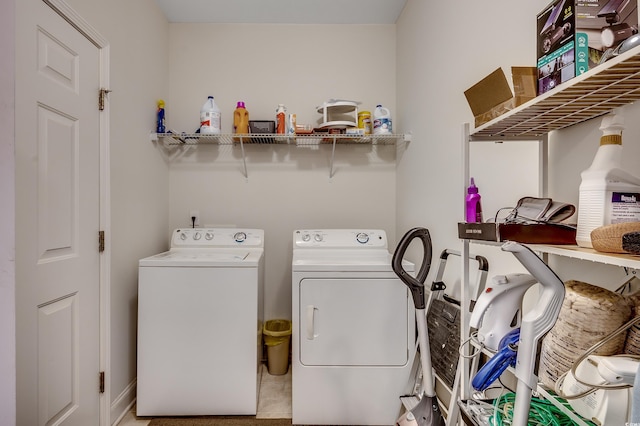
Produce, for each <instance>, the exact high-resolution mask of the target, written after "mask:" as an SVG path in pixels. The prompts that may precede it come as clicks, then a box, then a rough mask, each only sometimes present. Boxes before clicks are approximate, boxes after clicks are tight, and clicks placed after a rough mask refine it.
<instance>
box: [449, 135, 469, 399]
mask: <svg viewBox="0 0 640 426" xmlns="http://www.w3.org/2000/svg"><path fill="white" fill-rule="evenodd" d="M469 141H470V136H469V123H465V124H464V125H463V126H462V170H463V172H462V174H463V177H464V178H463V182H462V186H461V189H462V190H461V196H460V200H462V201H461V204H462V208H461V213H462V214H461V215H462V220H463V221H464V220H466V215H465V202H464V200H465V195H466V183H467V182H469V150H470V146H469ZM460 258H461V259H462V261H461V262H460V263H461V265H462V274H461V277H462V288H461V289H460V344H461V345H462V347H461V348H460V349H461V357H460V359H459V360H458V364H460V389H459V392H460V393H459V395H458V396H459V398H460V399H468V398H469V395H470V394H471V393H470V390H469V383H470V377H469V367H470V362H469V345H468V344H467V343H465V342H466V341H467V336H469V313H468V309H469V308H468V307H469V286H470V282H469V240H466V239H465V240H462V254H461V257H460ZM455 391H456V390H455V389H454V392H455ZM454 396H455V395H452V396H451V397H452V398H453V397H454Z"/></svg>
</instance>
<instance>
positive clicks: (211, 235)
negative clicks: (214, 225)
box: [204, 231, 213, 241]
mask: <svg viewBox="0 0 640 426" xmlns="http://www.w3.org/2000/svg"><path fill="white" fill-rule="evenodd" d="M204 239H205V240H207V241H211V240H213V232H211V231H207V233H206V234H204Z"/></svg>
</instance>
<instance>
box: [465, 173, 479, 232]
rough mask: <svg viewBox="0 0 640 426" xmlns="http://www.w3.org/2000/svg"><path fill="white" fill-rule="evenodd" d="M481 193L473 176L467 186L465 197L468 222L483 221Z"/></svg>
mask: <svg viewBox="0 0 640 426" xmlns="http://www.w3.org/2000/svg"><path fill="white" fill-rule="evenodd" d="M480 199H481V197H480V194H479V193H478V187H477V186H476V184H475V182H474V180H473V178H471V183H470V184H469V187H468V188H467V196H466V197H465V210H466V221H467V223H482V205H481V204H480Z"/></svg>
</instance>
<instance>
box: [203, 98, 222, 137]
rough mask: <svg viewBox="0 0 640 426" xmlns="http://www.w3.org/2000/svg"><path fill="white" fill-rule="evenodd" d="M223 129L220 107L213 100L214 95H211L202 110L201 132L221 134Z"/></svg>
mask: <svg viewBox="0 0 640 426" xmlns="http://www.w3.org/2000/svg"><path fill="white" fill-rule="evenodd" d="M220 129H221V117H220V108H218V105H216V103H215V101H214V100H213V96H209V98H208V99H207V102H205V103H204V105H203V106H202V109H201V110H200V133H201V134H219V133H220V131H221V130H220Z"/></svg>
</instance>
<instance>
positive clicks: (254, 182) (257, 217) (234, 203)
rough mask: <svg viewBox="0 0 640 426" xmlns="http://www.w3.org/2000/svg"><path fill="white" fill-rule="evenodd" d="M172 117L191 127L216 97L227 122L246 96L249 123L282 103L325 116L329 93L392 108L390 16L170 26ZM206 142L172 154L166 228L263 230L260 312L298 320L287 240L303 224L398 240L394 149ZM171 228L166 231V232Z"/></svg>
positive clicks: (309, 115) (303, 116)
mask: <svg viewBox="0 0 640 426" xmlns="http://www.w3.org/2000/svg"><path fill="white" fill-rule="evenodd" d="M170 27H171V34H170V46H171V47H170V57H171V61H170V65H169V68H170V94H169V97H168V99H166V101H167V109H166V111H167V112H166V114H167V125H168V127H169V128H171V129H173V130H174V131H178V132H181V131H186V132H193V131H195V129H197V127H198V120H199V112H200V107H201V106H202V104H203V103H204V102H205V100H206V98H207V96H208V95H213V96H214V97H215V99H216V103H217V104H218V106H219V107H220V108H221V110H222V130H223V132H231V129H232V124H233V119H232V115H233V110H234V108H235V106H236V102H237V101H244V102H245V103H246V105H247V109H248V111H249V114H250V118H251V119H253V120H273V119H274V118H275V110H276V107H277V105H278V103H284V104H285V105H286V107H287V109H288V112H290V113H296V114H297V118H298V122H299V123H309V124H313V125H318V124H319V122H320V118H321V115H320V114H318V113H317V112H316V106H318V105H321V104H322V103H323V102H324V101H326V100H328V99H330V98H338V99H348V100H355V101H360V102H362V104H361V107H360V109H361V110H362V109H367V110H370V111H372V112H373V109H374V108H375V105H376V104H378V103H379V104H383V105H385V106H387V107H389V108H390V109H391V111H392V112H395V109H396V102H395V80H396V65H395V26H394V25H238V24H233V25H217V24H171V25H170ZM245 149H246V152H247V159H246V160H247V169H248V178H245V176H244V175H243V172H242V166H243V163H242V158H241V150H240V148H239V147H234V148H233V149H232V148H231V147H230V146H220V147H218V146H199V147H198V148H197V149H191V150H187V151H186V152H185V153H184V155H183V157H181V158H180V159H179V160H175V161H173V162H172V163H171V178H170V194H171V203H170V205H171V207H170V225H171V227H172V228H175V227H180V226H188V225H189V212H190V210H191V209H197V210H199V211H200V214H201V224H203V225H222V226H225V225H236V226H239V227H254V228H261V229H264V230H265V240H266V247H265V254H266V265H265V271H266V283H265V287H266V288H265V318H266V319H271V318H291V250H292V248H291V240H292V233H293V230H295V229H299V228H380V229H384V230H386V231H387V233H388V236H389V239H390V241H395V222H396V217H395V187H396V184H395V156H396V148H395V147H393V146H386V147H383V146H379V147H372V146H370V145H366V146H356V147H354V146H338V147H337V148H336V155H335V167H334V168H335V174H334V176H333V177H332V178H329V173H330V171H329V170H330V169H329V164H330V158H331V149H330V146H322V147H318V146H316V147H296V146H295V145H249V146H245ZM169 232H170V230H169V229H167V235H169Z"/></svg>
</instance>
